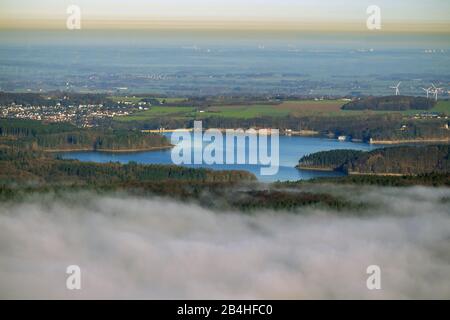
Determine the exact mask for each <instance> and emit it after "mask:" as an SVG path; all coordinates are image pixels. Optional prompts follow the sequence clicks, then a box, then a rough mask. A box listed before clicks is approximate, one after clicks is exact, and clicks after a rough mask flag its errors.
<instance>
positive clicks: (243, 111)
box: [116, 98, 450, 122]
mask: <svg viewBox="0 0 450 320" xmlns="http://www.w3.org/2000/svg"><path fill="white" fill-rule="evenodd" d="M185 100H186V99H184V98H173V99H172V100H170V102H169V100H166V103H171V104H174V103H177V102H178V101H179V102H180V104H181V103H182V101H185ZM122 101H123V100H122ZM345 103H346V101H344V100H319V101H316V100H292V101H284V102H282V103H280V104H249V105H244V104H243V105H212V106H199V107H192V106H189V107H188V106H172V105H170V106H169V105H166V106H164V105H163V106H154V107H151V108H150V110H146V111H140V112H136V113H134V114H132V115H129V116H126V117H120V118H117V119H116V120H117V121H121V122H126V121H145V120H151V119H156V118H162V117H167V116H170V117H172V118H178V119H179V118H183V119H200V120H201V119H207V118H211V117H219V118H220V117H222V118H235V119H251V118H258V117H286V116H293V117H302V116H323V117H341V116H342V117H343V116H345V117H349V116H350V117H351V116H360V115H363V114H373V115H376V114H378V115H379V114H387V113H401V114H403V115H405V116H412V115H414V114H417V113H420V112H439V113H444V114H446V115H450V101H439V102H438V104H437V105H436V107H434V108H433V109H431V110H423V111H422V110H408V111H402V112H399V111H368V110H357V111H355V110H341V107H342V106H343V105H344V104H345Z"/></svg>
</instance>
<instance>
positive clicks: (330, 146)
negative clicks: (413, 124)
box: [61, 136, 379, 182]
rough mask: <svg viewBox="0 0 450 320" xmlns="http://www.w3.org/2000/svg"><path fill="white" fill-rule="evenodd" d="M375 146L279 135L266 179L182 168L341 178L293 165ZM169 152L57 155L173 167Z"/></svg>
mask: <svg viewBox="0 0 450 320" xmlns="http://www.w3.org/2000/svg"><path fill="white" fill-rule="evenodd" d="M224 139H225V138H224ZM224 145H225V142H224ZM377 147H379V146H373V145H369V144H365V143H353V142H340V141H337V140H332V139H324V138H306V137H296V136H292V137H289V136H280V140H279V164H280V165H279V170H278V173H277V174H275V175H270V176H265V175H261V172H260V169H261V167H267V166H262V165H250V164H241V165H238V164H234V165H230V164H224V165H219V164H215V165H207V164H201V165H186V166H188V167H204V168H210V169H213V170H246V171H249V172H252V173H254V174H255V175H256V176H257V177H258V179H259V180H260V181H264V182H274V181H297V180H308V179H312V178H317V177H335V176H342V175H343V174H342V173H339V172H322V171H309V170H298V169H296V168H295V166H296V165H297V163H298V161H299V159H300V158H301V157H303V156H305V155H308V154H311V153H315V152H319V151H327V150H334V149H355V150H364V151H369V150H373V149H375V148H377ZM171 152H172V150H158V151H150V152H135V153H108V152H70V153H63V154H61V155H62V157H63V158H65V159H78V160H81V161H92V162H99V163H106V162H120V163H128V162H130V161H135V162H137V163H141V164H173V162H172V157H171ZM245 152H246V154H247V155H248V153H249V152H253V150H249V146H248V143H247V144H246V150H245ZM269 152H270V150H269ZM247 159H248V158H247ZM247 162H248V161H247Z"/></svg>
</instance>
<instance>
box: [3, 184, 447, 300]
mask: <svg viewBox="0 0 450 320" xmlns="http://www.w3.org/2000/svg"><path fill="white" fill-rule="evenodd" d="M361 194H363V193H361ZM355 197H361V199H360V201H363V200H368V201H371V202H376V203H378V204H379V206H378V207H377V209H371V210H369V212H366V213H365V214H358V213H355V212H353V213H348V214H347V213H342V212H340V213H336V212H332V211H323V210H313V209H302V210H300V213H298V214H292V213H280V212H277V213H275V212H261V213H256V214H252V215H245V214H241V213H237V212H222V213H217V212H213V211H210V210H207V209H204V208H201V207H198V206H196V205H189V204H182V203H176V202H171V201H169V200H167V199H142V198H141V199H139V198H133V197H127V196H110V197H105V196H102V197H96V198H94V197H92V196H89V195H86V194H76V195H71V199H72V200H71V201H65V200H64V201H63V200H55V199H53V198H52V197H51V196H48V197H44V198H40V199H30V200H28V201H24V202H22V203H15V204H0V298H43V299H48V298H63V299H78V298H87V299H91V298H115V299H125V298H137V299H154V298H158V299H159V298H168V299H175V298H180V299H184V298H186V299H219V298H225V299H226V298H232V299H240V298H251V299H259V298H268V299H284V298H286V299H305V298H320V299H328V298H330V299H334V298H343V299H349V298H361V299H379V298H388V299H391V298H400V299H403V298H450V280H449V279H450V267H449V266H450V212H449V207H450V206H449V201H448V200H449V199H450V190H449V189H429V188H411V189H387V188H385V189H373V188H372V189H368V190H367V192H366V193H365V194H364V196H355ZM74 264H75V265H79V266H80V268H81V272H82V289H81V290H79V291H69V290H67V289H66V277H67V274H66V273H65V270H66V267H67V266H68V265H74ZM369 265H379V266H380V267H381V270H382V290H379V291H370V290H368V289H367V287H366V279H367V277H368V275H367V274H366V268H367V267H368V266H369Z"/></svg>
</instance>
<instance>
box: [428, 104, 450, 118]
mask: <svg viewBox="0 0 450 320" xmlns="http://www.w3.org/2000/svg"><path fill="white" fill-rule="evenodd" d="M431 111H433V112H442V113H444V114H446V115H449V116H450V101H439V102H438V104H437V105H436V107H434V108H433V109H431Z"/></svg>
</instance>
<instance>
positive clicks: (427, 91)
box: [422, 87, 432, 99]
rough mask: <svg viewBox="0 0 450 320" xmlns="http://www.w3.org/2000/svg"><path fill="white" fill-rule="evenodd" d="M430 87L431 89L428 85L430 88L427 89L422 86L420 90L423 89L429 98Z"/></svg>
mask: <svg viewBox="0 0 450 320" xmlns="http://www.w3.org/2000/svg"><path fill="white" fill-rule="evenodd" d="M431 89H432V88H431V87H430V88H427V89H425V88H422V90H423V91H425V92H426V93H427V99H429V98H430V92H431Z"/></svg>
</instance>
